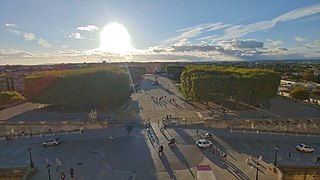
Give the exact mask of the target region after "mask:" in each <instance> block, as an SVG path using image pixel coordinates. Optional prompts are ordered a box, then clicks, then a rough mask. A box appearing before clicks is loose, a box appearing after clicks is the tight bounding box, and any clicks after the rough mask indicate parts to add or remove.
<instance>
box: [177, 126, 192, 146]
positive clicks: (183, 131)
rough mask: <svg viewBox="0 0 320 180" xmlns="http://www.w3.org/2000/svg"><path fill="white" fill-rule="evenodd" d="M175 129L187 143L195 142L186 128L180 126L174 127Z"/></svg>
mask: <svg viewBox="0 0 320 180" xmlns="http://www.w3.org/2000/svg"><path fill="white" fill-rule="evenodd" d="M173 129H174V130H175V131H176V132H177V133H178V135H179V136H180V137H181V138H182V139H183V140H184V141H185V142H186V143H187V144H195V141H194V139H193V138H192V137H191V136H190V135H189V134H188V133H187V132H186V131H185V130H184V129H182V128H179V127H173Z"/></svg>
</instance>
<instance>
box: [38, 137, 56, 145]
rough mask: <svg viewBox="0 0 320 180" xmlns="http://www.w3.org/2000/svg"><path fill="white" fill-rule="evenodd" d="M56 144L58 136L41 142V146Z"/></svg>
mask: <svg viewBox="0 0 320 180" xmlns="http://www.w3.org/2000/svg"><path fill="white" fill-rule="evenodd" d="M58 144H60V139H59V138H55V139H49V140H47V141H45V142H43V143H42V145H43V146H53V145H58Z"/></svg>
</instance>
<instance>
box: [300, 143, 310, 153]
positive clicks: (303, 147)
mask: <svg viewBox="0 0 320 180" xmlns="http://www.w3.org/2000/svg"><path fill="white" fill-rule="evenodd" d="M296 148H297V150H298V151H300V152H309V153H312V152H314V149H313V148H312V147H311V146H308V145H305V144H303V143H300V144H298V145H297V146H296Z"/></svg>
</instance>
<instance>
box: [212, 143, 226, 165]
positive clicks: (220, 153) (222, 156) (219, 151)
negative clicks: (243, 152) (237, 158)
mask: <svg viewBox="0 0 320 180" xmlns="http://www.w3.org/2000/svg"><path fill="white" fill-rule="evenodd" d="M215 154H218V155H220V157H221V158H222V159H223V160H224V161H226V160H227V157H228V154H227V153H226V152H223V151H221V150H220V147H219V146H218V147H216V146H215V145H214V146H213V149H212V155H215Z"/></svg>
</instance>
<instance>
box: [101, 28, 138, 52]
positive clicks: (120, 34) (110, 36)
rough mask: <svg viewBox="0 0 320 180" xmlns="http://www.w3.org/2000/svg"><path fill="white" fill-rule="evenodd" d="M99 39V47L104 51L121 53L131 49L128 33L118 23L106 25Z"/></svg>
mask: <svg viewBox="0 0 320 180" xmlns="http://www.w3.org/2000/svg"><path fill="white" fill-rule="evenodd" d="M100 41H101V46H100V48H101V49H102V50H105V51H109V52H113V53H119V54H122V53H126V52H129V51H131V50H132V46H131V38H130V35H129V33H128V31H127V29H126V28H125V27H124V26H123V25H122V24H119V23H110V24H108V25H106V26H105V27H104V28H103V29H102V31H101V34H100Z"/></svg>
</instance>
